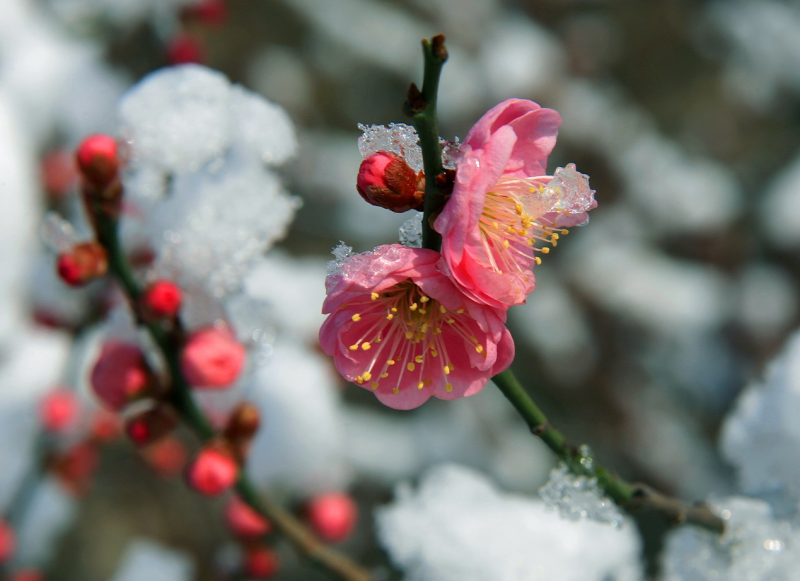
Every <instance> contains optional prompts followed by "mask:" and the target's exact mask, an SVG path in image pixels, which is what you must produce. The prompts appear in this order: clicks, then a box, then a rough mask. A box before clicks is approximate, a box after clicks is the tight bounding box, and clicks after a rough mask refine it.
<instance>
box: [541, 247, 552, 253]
mask: <svg viewBox="0 0 800 581" xmlns="http://www.w3.org/2000/svg"><path fill="white" fill-rule="evenodd" d="M541 251H542V252H543V253H544V254H550V249H549V248H548V247H547V246H545V247H544V248H542V249H541Z"/></svg>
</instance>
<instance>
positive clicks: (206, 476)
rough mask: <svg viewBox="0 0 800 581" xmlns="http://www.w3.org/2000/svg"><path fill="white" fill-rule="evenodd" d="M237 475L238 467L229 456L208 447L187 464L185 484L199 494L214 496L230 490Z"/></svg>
mask: <svg viewBox="0 0 800 581" xmlns="http://www.w3.org/2000/svg"><path fill="white" fill-rule="evenodd" d="M238 474H239V467H238V466H237V464H236V461H235V460H234V459H233V458H232V457H231V456H230V454H227V453H225V452H224V451H222V450H221V449H219V448H215V447H210V446H209V447H206V448H204V449H203V450H201V451H200V453H199V454H198V455H197V456H196V457H195V459H194V460H193V461H192V463H191V464H189V467H188V469H187V471H186V482H187V484H188V485H189V486H190V487H191V488H193V489H194V490H196V491H197V492H199V493H200V494H204V495H206V496H216V495H218V494H222V493H223V492H225V491H226V490H228V489H229V488H231V487H232V486H233V485H234V483H235V482H236V478H237V476H238Z"/></svg>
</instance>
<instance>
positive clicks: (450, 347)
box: [319, 244, 514, 409]
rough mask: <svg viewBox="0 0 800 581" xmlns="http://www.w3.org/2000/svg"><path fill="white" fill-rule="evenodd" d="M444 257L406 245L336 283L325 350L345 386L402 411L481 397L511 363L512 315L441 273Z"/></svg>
mask: <svg viewBox="0 0 800 581" xmlns="http://www.w3.org/2000/svg"><path fill="white" fill-rule="evenodd" d="M440 259H441V255H440V254H439V253H438V252H434V251H433V250H427V249H423V248H406V247H405V246H401V245H399V244H391V245H386V246H379V247H378V248H376V249H375V250H374V251H373V252H368V253H365V254H356V255H354V256H350V257H349V258H347V259H345V260H344V261H343V262H342V263H341V268H340V272H333V273H332V274H330V275H329V276H328V279H327V281H326V286H327V289H328V297H327V298H326V299H325V303H324V305H323V307H322V312H323V313H326V314H329V315H330V316H329V317H328V318H327V319H326V320H325V323H324V324H323V325H322V328H321V329H320V334H319V337H320V343H321V345H322V349H323V350H324V351H325V353H327V354H328V355H332V356H333V360H334V364H335V365H336V368H337V369H338V370H339V373H341V374H342V375H343V376H344V377H345V379H347V380H349V381H353V382H355V383H357V384H359V385H361V386H362V387H365V388H367V389H372V390H373V391H374V392H375V395H376V396H377V397H378V399H379V400H380V401H381V402H383V403H384V404H386V405H387V406H389V407H392V408H395V409H411V408H415V407H417V406H419V405H421V404H422V403H424V402H425V401H426V400H427V399H428V398H429V397H430V396H435V397H438V398H440V399H447V400H450V399H456V398H459V397H464V396H468V395H473V394H475V393H477V392H479V391H480V390H481V389H482V388H483V386H484V385H486V382H487V381H488V379H489V378H490V377H491V376H492V375H494V374H496V373H499V372H500V371H503V370H504V369H505V368H507V367H508V366H509V365H510V364H511V360H512V359H513V358H514V342H513V340H512V338H511V334H510V333H509V332H508V329H506V327H505V324H504V323H505V311H503V310H497V309H493V308H491V307H487V306H485V305H482V304H479V303H477V302H475V301H473V300H471V299H469V298H468V297H467V296H465V295H464V294H463V293H461V292H460V291H459V290H458V289H457V288H456V287H455V285H453V283H452V282H451V281H450V279H448V278H447V277H446V276H445V275H443V274H442V273H441V272H440V271H439V269H438V268H437V264H441V263H440Z"/></svg>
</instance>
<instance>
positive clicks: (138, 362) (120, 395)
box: [90, 341, 151, 411]
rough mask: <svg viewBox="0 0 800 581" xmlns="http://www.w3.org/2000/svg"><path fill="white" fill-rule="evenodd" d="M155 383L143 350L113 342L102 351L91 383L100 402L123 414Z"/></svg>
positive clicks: (135, 346)
mask: <svg viewBox="0 0 800 581" xmlns="http://www.w3.org/2000/svg"><path fill="white" fill-rule="evenodd" d="M150 382H151V377H150V372H149V370H148V368H147V363H146V361H145V359H144V354H143V353H142V350H141V349H139V347H138V346H137V345H133V344H131V343H121V342H117V341H109V342H107V343H106V344H105V345H103V348H102V349H101V351H100V355H99V357H98V358H97V362H96V363H95V364H94V368H93V369H92V374H91V379H90V383H91V386H92V390H93V391H94V393H95V395H96V396H97V397H98V399H99V400H100V402H101V403H102V404H103V405H104V406H106V407H107V408H109V409H110V410H113V411H120V410H122V408H124V407H125V406H126V405H127V404H128V403H129V402H131V401H132V400H134V399H136V398H137V397H139V396H141V395H143V394H144V392H145V391H146V390H147V387H148V386H149V384H150Z"/></svg>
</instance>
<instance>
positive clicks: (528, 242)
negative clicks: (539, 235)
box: [525, 238, 533, 246]
mask: <svg viewBox="0 0 800 581" xmlns="http://www.w3.org/2000/svg"><path fill="white" fill-rule="evenodd" d="M525 243H526V244H527V245H528V246H533V238H528V239H527V240H526V241H525Z"/></svg>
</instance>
